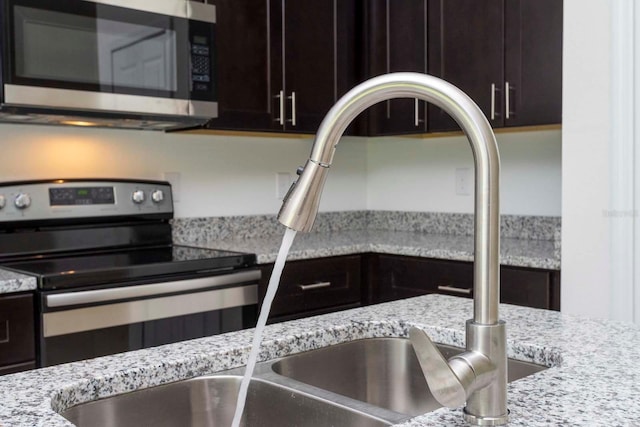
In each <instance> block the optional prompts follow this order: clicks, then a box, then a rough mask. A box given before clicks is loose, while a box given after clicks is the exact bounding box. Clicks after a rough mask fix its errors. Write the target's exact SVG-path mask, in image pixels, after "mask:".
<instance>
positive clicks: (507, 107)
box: [504, 82, 513, 120]
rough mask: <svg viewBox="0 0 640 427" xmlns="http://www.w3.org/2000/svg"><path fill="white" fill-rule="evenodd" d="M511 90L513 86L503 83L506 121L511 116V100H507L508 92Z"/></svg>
mask: <svg viewBox="0 0 640 427" xmlns="http://www.w3.org/2000/svg"><path fill="white" fill-rule="evenodd" d="M511 89H513V86H510V85H509V82H505V83H504V103H505V107H504V108H505V118H506V119H507V120H508V119H509V118H510V115H511V111H510V110H511V100H510V99H509V92H510V91H511Z"/></svg>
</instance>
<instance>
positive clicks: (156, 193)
mask: <svg viewBox="0 0 640 427" xmlns="http://www.w3.org/2000/svg"><path fill="white" fill-rule="evenodd" d="M151 200H153V203H160V202H162V201H163V200H164V193H163V192H162V190H153V192H152V193H151Z"/></svg>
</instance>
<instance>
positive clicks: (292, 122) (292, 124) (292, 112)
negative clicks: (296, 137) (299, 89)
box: [287, 91, 296, 126]
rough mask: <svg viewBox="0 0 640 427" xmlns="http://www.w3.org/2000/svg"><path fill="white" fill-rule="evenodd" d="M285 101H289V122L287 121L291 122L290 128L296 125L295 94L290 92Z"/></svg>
mask: <svg viewBox="0 0 640 427" xmlns="http://www.w3.org/2000/svg"><path fill="white" fill-rule="evenodd" d="M287 99H290V100H291V120H287V121H288V122H291V126H295V125H296V92H295V91H292V92H291V96H287Z"/></svg>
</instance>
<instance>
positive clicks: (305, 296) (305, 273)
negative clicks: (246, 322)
mask: <svg viewBox="0 0 640 427" xmlns="http://www.w3.org/2000/svg"><path fill="white" fill-rule="evenodd" d="M272 269H273V265H269V266H265V267H264V269H263V279H262V283H261V286H260V299H261V300H262V298H263V297H264V294H265V293H266V288H267V284H268V281H269V277H270V276H271V271H272ZM359 302H360V256H345V257H335V258H321V259H312V260H302V261H292V262H288V263H287V264H286V265H285V268H284V272H283V274H282V279H281V281H280V286H279V288H278V292H277V294H276V297H275V300H274V301H273V305H272V307H271V317H273V316H282V315H287V314H293V313H302V312H307V311H313V310H318V309H323V308H328V307H334V306H335V307H337V306H344V305H347V304H354V303H359Z"/></svg>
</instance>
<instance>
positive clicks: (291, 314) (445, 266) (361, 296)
mask: <svg viewBox="0 0 640 427" xmlns="http://www.w3.org/2000/svg"><path fill="white" fill-rule="evenodd" d="M272 269H273V264H268V265H265V266H263V267H262V281H261V283H260V301H262V300H263V299H264V295H265V293H266V290H267V284H268V282H269V278H270V276H271V271H272ZM433 293H438V294H445V295H453V296H460V297H467V298H472V297H473V263H471V262H464V261H449V260H440V259H431V258H421V257H411V256H403V255H387V254H375V253H367V254H361V255H348V256H338V257H329V258H316V259H308V260H300V261H289V262H287V264H286V265H285V269H284V272H283V275H282V280H281V282H280V286H279V288H278V292H277V293H276V297H275V299H274V302H273V305H272V307H271V313H270V316H269V321H270V322H279V321H285V320H292V319H297V318H300V317H307V316H312V315H316V314H323V313H329V312H333V311H338V310H345V309H348V308H355V307H359V306H363V305H369V304H377V303H381V302H387V301H394V300H399V299H404V298H411V297H416V296H420V295H426V294H433ZM500 301H501V302H503V303H506V304H514V305H521V306H525V307H533V308H543V309H549V310H560V272H559V271H555V270H541V269H532V268H521V267H511V266H501V267H500Z"/></svg>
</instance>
